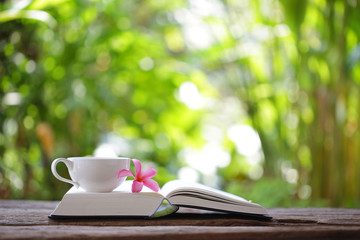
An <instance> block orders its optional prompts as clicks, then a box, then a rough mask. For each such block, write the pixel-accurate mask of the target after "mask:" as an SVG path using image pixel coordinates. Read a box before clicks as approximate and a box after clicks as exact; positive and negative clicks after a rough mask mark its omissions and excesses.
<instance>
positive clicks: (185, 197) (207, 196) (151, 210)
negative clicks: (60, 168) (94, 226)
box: [49, 180, 271, 219]
mask: <svg viewBox="0 0 360 240" xmlns="http://www.w3.org/2000/svg"><path fill="white" fill-rule="evenodd" d="M131 184H132V181H125V182H124V183H123V184H122V185H121V186H119V187H118V188H117V189H115V190H114V191H113V192H109V193H93V192H85V191H83V190H81V189H76V188H75V187H72V188H71V189H70V190H69V191H68V192H67V193H66V194H65V195H64V197H63V199H62V200H61V202H60V203H59V204H58V206H57V207H56V208H55V210H54V211H53V212H52V213H51V215H50V216H49V217H50V218H64V217H65V218H66V217H94V216H98V217H105V216H113V217H116V216H118V217H121V216H129V217H150V218H154V217H160V216H165V215H168V214H171V213H174V212H176V211H177V210H178V208H179V207H191V208H199V209H209V210H214V211H221V212H229V213H238V214H244V215H248V216H249V215H250V216H254V217H259V218H265V219H269V218H271V217H270V216H269V215H268V213H267V211H266V209H265V208H264V207H262V206H260V205H259V204H256V203H252V202H249V201H247V200H245V199H244V198H241V197H239V196H236V195H233V194H230V193H227V192H224V191H220V190H217V189H214V188H211V187H208V186H205V185H202V184H199V183H194V182H186V181H182V180H173V181H170V182H168V183H166V184H165V185H164V186H163V187H162V189H161V190H160V191H159V192H158V193H156V192H153V191H151V190H150V189H148V188H146V187H144V188H143V190H142V191H141V192H140V193H132V192H131Z"/></svg>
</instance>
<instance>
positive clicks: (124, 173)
mask: <svg viewBox="0 0 360 240" xmlns="http://www.w3.org/2000/svg"><path fill="white" fill-rule="evenodd" d="M129 176H132V177H135V176H134V174H133V173H132V172H131V171H129V170H126V169H122V170H120V171H119V172H118V175H117V177H118V178H121V177H129Z"/></svg>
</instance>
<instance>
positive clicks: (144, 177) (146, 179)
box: [117, 159, 159, 193]
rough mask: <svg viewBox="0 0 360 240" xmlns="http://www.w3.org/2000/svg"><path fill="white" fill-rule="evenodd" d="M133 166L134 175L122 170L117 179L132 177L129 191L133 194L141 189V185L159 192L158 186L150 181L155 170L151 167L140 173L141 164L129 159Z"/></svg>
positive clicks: (153, 181)
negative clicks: (132, 180)
mask: <svg viewBox="0 0 360 240" xmlns="http://www.w3.org/2000/svg"><path fill="white" fill-rule="evenodd" d="M131 160H132V161H133V163H134V165H135V175H134V174H133V173H132V172H131V171H129V170H126V169H122V170H120V171H119V173H118V175H117V176H118V178H120V177H130V176H131V177H134V178H135V180H134V182H133V184H132V188H131V191H132V192H134V193H138V192H140V191H141V189H142V188H143V185H145V186H146V187H148V188H150V189H151V190H153V191H154V192H158V191H159V184H158V183H157V182H156V181H155V180H153V179H151V178H152V177H154V176H155V175H156V173H157V172H156V170H155V169H154V168H153V167H148V168H147V169H145V170H144V171H143V172H141V162H140V161H139V160H137V159H131Z"/></svg>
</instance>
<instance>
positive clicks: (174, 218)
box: [0, 200, 360, 240]
mask: <svg viewBox="0 0 360 240" xmlns="http://www.w3.org/2000/svg"><path fill="white" fill-rule="evenodd" d="M56 204H57V202H50V201H23V200H0V239H171V240H175V239H221V240H225V239H262V240H263V239H305V238H306V239H360V209H344V208H270V209H268V210H269V213H270V215H272V217H273V220H271V221H260V220H254V219H243V218H239V217H234V216H231V215H227V214H214V213H208V212H205V211H199V210H188V209H181V211H180V213H176V214H174V215H171V216H168V217H164V218H159V219H152V220H149V219H147V220H145V219H100V220H99V219H77V220H73V219H72V220H53V219H49V218H48V215H49V214H50V213H51V212H52V210H53V209H54V208H55V206H56Z"/></svg>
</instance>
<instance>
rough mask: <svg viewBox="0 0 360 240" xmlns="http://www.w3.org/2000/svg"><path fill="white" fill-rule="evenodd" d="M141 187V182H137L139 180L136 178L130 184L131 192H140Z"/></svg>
mask: <svg viewBox="0 0 360 240" xmlns="http://www.w3.org/2000/svg"><path fill="white" fill-rule="evenodd" d="M142 188H143V182H139V181H136V180H134V181H133V184H132V187H131V191H132V192H133V193H138V192H140V191H141V189H142Z"/></svg>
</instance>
